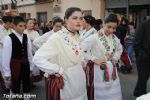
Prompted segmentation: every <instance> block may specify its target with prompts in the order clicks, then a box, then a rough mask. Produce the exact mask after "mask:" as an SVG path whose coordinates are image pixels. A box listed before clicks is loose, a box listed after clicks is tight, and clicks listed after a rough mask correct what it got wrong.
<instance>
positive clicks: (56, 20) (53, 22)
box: [52, 17, 63, 25]
mask: <svg viewBox="0 0 150 100" xmlns="http://www.w3.org/2000/svg"><path fill="white" fill-rule="evenodd" d="M58 22H59V23H61V24H63V20H62V19H61V18H59V17H57V18H55V19H54V20H53V21H52V24H53V25H55V24H56V23H58Z"/></svg>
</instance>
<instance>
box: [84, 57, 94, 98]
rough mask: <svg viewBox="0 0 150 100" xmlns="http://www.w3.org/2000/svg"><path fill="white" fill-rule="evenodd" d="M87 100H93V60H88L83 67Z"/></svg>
mask: <svg viewBox="0 0 150 100" xmlns="http://www.w3.org/2000/svg"><path fill="white" fill-rule="evenodd" d="M85 73H86V79H87V95H88V100H94V62H92V61H91V60H89V61H88V63H87V65H86V69H85Z"/></svg>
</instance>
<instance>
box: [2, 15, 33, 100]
mask: <svg viewBox="0 0 150 100" xmlns="http://www.w3.org/2000/svg"><path fill="white" fill-rule="evenodd" d="M13 24H14V30H13V32H12V33H11V34H10V35H9V36H7V37H5V39H4V41H3V51H2V52H3V55H2V57H3V60H2V66H3V70H4V77H5V78H6V80H10V81H11V92H10V93H11V94H16V93H17V94H18V93H20V87H21V85H22V88H23V93H29V92H30V71H32V69H33V65H32V46H31V41H30V39H29V38H28V37H27V35H26V34H24V33H23V31H24V29H25V21H24V19H23V18H22V17H20V16H16V17H14V19H13ZM24 100H26V98H24Z"/></svg>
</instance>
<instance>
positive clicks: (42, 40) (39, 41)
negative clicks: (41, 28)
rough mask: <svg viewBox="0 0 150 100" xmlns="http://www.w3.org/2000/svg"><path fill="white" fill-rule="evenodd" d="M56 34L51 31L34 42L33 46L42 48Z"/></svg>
mask: <svg viewBox="0 0 150 100" xmlns="http://www.w3.org/2000/svg"><path fill="white" fill-rule="evenodd" d="M54 33H55V32H54V31H53V30H51V31H49V32H46V33H45V34H43V35H42V36H40V37H38V38H36V39H35V40H34V41H33V45H34V46H35V47H36V48H40V47H41V46H42V45H43V44H44V43H45V42H46V41H47V40H48V38H49V37H50V36H51V35H52V34H54Z"/></svg>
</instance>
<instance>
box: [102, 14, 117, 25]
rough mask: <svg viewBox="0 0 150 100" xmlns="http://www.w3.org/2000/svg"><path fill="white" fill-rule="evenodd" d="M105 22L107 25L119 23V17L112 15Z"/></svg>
mask: <svg viewBox="0 0 150 100" xmlns="http://www.w3.org/2000/svg"><path fill="white" fill-rule="evenodd" d="M104 22H105V24H106V23H110V22H113V23H118V18H117V15H115V14H110V15H108V16H107V17H106V18H105V20H104Z"/></svg>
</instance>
